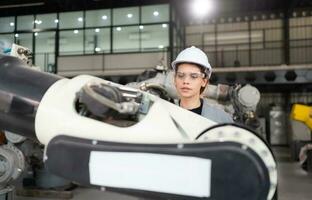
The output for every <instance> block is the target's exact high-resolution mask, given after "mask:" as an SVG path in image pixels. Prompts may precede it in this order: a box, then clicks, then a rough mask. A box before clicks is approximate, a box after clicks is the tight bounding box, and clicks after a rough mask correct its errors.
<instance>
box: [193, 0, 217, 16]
mask: <svg viewBox="0 0 312 200" xmlns="http://www.w3.org/2000/svg"><path fill="white" fill-rule="evenodd" d="M213 7H214V5H213V2H212V0H194V1H193V2H192V11H193V13H194V15H195V16H196V17H204V16H206V15H207V14H208V13H209V12H211V11H212V9H213Z"/></svg>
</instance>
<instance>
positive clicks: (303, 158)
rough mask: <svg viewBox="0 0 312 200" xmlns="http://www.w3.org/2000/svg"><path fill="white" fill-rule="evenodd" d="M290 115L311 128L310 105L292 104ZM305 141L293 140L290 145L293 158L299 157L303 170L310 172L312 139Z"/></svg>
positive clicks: (311, 108)
mask: <svg viewBox="0 0 312 200" xmlns="http://www.w3.org/2000/svg"><path fill="white" fill-rule="evenodd" d="M290 117H291V118H292V119H293V120H297V121H300V122H302V123H304V124H305V125H306V126H307V127H308V128H309V130H310V134H311V130H312V107H311V106H307V105H301V104H294V105H293V107H292V110H291V115H290ZM311 138H312V137H311V136H310V140H308V141H307V140H306V141H294V142H293V145H292V151H293V152H294V154H296V155H295V159H299V162H300V164H301V166H302V168H303V169H304V170H307V171H308V172H312V140H311Z"/></svg>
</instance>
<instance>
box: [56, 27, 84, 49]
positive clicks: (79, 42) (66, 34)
mask: <svg viewBox="0 0 312 200" xmlns="http://www.w3.org/2000/svg"><path fill="white" fill-rule="evenodd" d="M59 34H60V36H59V38H60V39H59V48H60V55H75V54H83V30H78V29H75V30H70V31H60V33H59Z"/></svg>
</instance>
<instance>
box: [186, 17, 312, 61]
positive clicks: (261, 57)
mask: <svg viewBox="0 0 312 200" xmlns="http://www.w3.org/2000/svg"><path fill="white" fill-rule="evenodd" d="M283 20H284V19H283V17H282V16H276V15H274V14H271V15H262V16H253V17H252V16H249V17H247V16H246V17H244V18H242V17H236V18H232V17H229V18H221V19H218V20H211V21H209V22H208V23H207V24H200V25H198V24H193V25H189V26H187V27H186V46H192V45H195V46H198V47H200V48H202V49H204V50H205V52H206V53H207V54H208V57H209V60H210V62H211V63H212V65H213V66H215V67H232V66H261V65H280V64H284V63H285V55H284V52H285V47H284V44H285V41H284V35H283V34H284V32H283V31H284V30H283ZM288 31H289V47H290V55H289V56H290V64H303V63H312V56H310V55H311V54H312V17H311V16H304V17H293V18H290V20H289V30H288Z"/></svg>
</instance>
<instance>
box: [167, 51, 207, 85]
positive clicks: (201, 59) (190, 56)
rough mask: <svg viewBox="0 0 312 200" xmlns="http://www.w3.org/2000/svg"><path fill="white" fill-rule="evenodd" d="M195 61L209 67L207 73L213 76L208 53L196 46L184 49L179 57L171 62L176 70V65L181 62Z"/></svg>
mask: <svg viewBox="0 0 312 200" xmlns="http://www.w3.org/2000/svg"><path fill="white" fill-rule="evenodd" d="M185 62H187V63H194V64H197V65H200V66H202V67H204V68H206V69H207V72H206V75H207V78H208V79H209V78H210V76H211V65H210V64H209V62H208V57H207V55H206V54H205V53H204V52H203V51H202V50H200V49H199V48H196V47H194V46H192V47H189V48H186V49H184V50H183V51H181V52H180V53H179V55H178V56H177V58H176V59H175V60H174V61H173V62H172V63H171V66H172V68H173V70H176V65H177V64H179V63H185Z"/></svg>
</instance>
